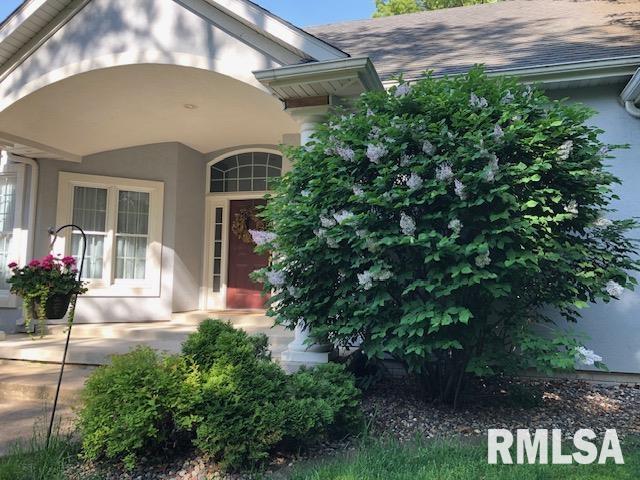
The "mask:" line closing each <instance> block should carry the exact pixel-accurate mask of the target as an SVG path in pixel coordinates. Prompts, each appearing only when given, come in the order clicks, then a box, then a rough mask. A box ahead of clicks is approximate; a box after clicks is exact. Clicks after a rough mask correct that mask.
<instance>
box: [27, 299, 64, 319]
mask: <svg viewBox="0 0 640 480" xmlns="http://www.w3.org/2000/svg"><path fill="white" fill-rule="evenodd" d="M72 296H73V294H71V293H67V294H63V293H54V294H53V295H49V298H47V301H46V302H45V304H44V313H45V318H46V319H47V320H61V319H63V318H64V317H65V315H66V314H67V311H69V304H70V303H71V297H72ZM39 309H40V301H39V300H36V301H34V302H33V308H32V315H33V318H38V316H39V314H38V311H39Z"/></svg>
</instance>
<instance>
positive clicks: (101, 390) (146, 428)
mask: <svg viewBox="0 0 640 480" xmlns="http://www.w3.org/2000/svg"><path fill="white" fill-rule="evenodd" d="M189 375H190V371H189V368H188V367H187V365H186V363H185V362H184V361H183V360H182V359H181V358H179V357H176V356H162V355H159V354H157V353H156V352H154V351H153V350H152V349H150V348H147V347H139V348H137V349H136V350H133V351H132V352H130V353H127V354H125V355H115V356H113V357H112V363H111V365H108V366H103V367H100V368H98V369H96V371H95V372H93V373H92V374H91V376H90V377H89V379H88V380H87V382H86V385H85V389H84V391H83V407H82V409H81V410H80V412H79V427H80V432H81V434H82V440H83V451H84V456H85V458H87V459H89V460H98V459H102V458H106V459H116V460H122V461H123V462H124V464H125V465H126V466H127V467H128V468H133V467H134V466H135V462H136V459H137V456H138V454H140V453H142V452H144V454H145V455H148V454H149V453H154V452H158V451H159V450H161V449H167V448H170V447H176V446H177V445H178V444H179V443H180V441H181V440H183V439H184V437H185V435H184V433H185V432H184V431H182V430H181V428H180V427H179V426H178V425H177V424H176V423H175V422H174V419H173V415H172V412H173V411H174V410H176V409H180V410H182V411H189V410H192V408H191V405H192V403H191V402H192V398H194V394H195V393H196V392H195V391H193V390H191V389H190V388H189V385H190V384H189V382H187V381H186V380H187V378H188V377H189Z"/></svg>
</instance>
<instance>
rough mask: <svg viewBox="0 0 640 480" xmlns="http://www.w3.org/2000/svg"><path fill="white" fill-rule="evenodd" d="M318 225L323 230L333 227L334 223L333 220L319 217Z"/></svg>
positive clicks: (323, 216)
mask: <svg viewBox="0 0 640 480" xmlns="http://www.w3.org/2000/svg"><path fill="white" fill-rule="evenodd" d="M320 224H321V225H322V226H323V227H324V228H331V227H335V225H336V221H335V220H334V219H333V218H329V217H327V216H325V215H320Z"/></svg>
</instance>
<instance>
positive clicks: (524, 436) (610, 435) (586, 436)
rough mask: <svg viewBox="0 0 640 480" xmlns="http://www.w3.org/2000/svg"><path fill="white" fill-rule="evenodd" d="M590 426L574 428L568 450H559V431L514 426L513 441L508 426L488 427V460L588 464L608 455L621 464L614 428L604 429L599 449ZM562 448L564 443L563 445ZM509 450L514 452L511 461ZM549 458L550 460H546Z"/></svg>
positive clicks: (622, 461) (560, 441)
mask: <svg viewBox="0 0 640 480" xmlns="http://www.w3.org/2000/svg"><path fill="white" fill-rule="evenodd" d="M595 440H596V434H595V433H594V432H593V430H589V429H582V430H578V431H577V432H576V433H575V434H574V435H573V447H574V451H573V452H572V453H566V452H563V451H562V450H563V444H562V431H561V430H558V429H554V430H552V431H551V438H549V430H546V429H538V430H535V433H534V434H533V435H532V434H531V432H530V431H529V430H524V429H522V430H517V431H516V438H515V445H514V438H513V434H512V433H511V432H510V431H509V430H504V429H491V430H489V445H488V447H489V464H491V465H495V464H497V463H498V455H500V462H501V463H504V464H507V465H511V464H513V463H517V464H519V465H522V464H535V463H539V464H547V463H551V464H553V465H566V464H571V463H573V462H575V463H578V464H581V465H588V464H591V463H595V462H596V461H597V462H598V463H599V464H606V463H607V460H608V459H612V460H613V461H614V462H615V463H616V464H623V463H624V458H623V457H622V450H621V449H620V441H619V440H618V434H617V433H616V431H615V430H607V431H606V432H605V434H604V437H603V439H602V445H601V447H600V451H598V446H597V442H596V441H595ZM549 444H551V459H549ZM564 447H565V450H566V447H567V445H566V444H565V445H564ZM512 453H515V462H514V457H513V456H512ZM549 460H551V462H549Z"/></svg>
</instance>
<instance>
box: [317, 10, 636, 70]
mask: <svg viewBox="0 0 640 480" xmlns="http://www.w3.org/2000/svg"><path fill="white" fill-rule="evenodd" d="M306 30H307V31H308V32H309V33H312V34H313V35H316V36H318V37H320V38H321V39H323V40H325V41H327V42H329V43H331V44H333V45H335V46H336V47H338V48H340V49H342V50H344V51H346V52H347V53H349V54H351V55H352V56H360V55H366V56H369V57H370V58H371V59H372V60H373V62H374V64H375V65H376V68H377V70H378V73H379V74H380V76H381V78H382V79H383V80H388V79H389V78H390V77H391V76H393V75H397V74H399V73H404V74H405V77H406V78H408V79H410V78H415V77H418V76H420V74H421V73H422V72H423V71H425V70H434V71H435V73H436V74H453V73H460V72H463V71H466V70H467V69H469V68H470V67H471V66H473V65H474V64H476V63H483V64H485V65H486V66H487V69H488V70H505V69H506V70H511V69H517V68H526V67H536V66H541V65H549V64H563V63H573V62H580V61H587V60H602V59H611V58H620V57H627V56H636V55H638V56H640V0H508V1H503V2H499V3H495V4H486V5H475V6H470V7H459V8H450V9H445V10H437V11H430V12H423V13H414V14H408V15H399V16H395V17H385V18H377V19H370V20H359V21H353V22H344V23H336V24H331V25H322V26H317V27H309V28H306Z"/></svg>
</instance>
